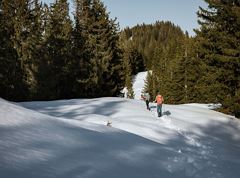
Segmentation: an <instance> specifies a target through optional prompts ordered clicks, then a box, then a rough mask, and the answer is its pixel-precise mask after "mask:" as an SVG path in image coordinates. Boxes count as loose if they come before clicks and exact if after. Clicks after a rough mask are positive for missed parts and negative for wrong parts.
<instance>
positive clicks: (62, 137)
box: [0, 73, 240, 178]
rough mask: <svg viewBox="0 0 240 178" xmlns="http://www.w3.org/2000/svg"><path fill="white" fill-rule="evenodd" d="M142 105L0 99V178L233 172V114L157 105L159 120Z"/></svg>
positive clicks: (237, 137)
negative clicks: (161, 111)
mask: <svg viewBox="0 0 240 178" xmlns="http://www.w3.org/2000/svg"><path fill="white" fill-rule="evenodd" d="M144 76H146V75H144V73H142V78H141V77H139V79H138V80H140V79H141V80H144V78H143V77H144ZM135 82H137V81H135ZM140 85H141V86H142V84H139V86H140ZM135 86H136V85H135ZM141 90H142V89H140V90H139V91H141ZM150 107H151V111H148V110H146V107H145V103H144V102H143V101H141V100H138V99H136V100H128V99H123V98H96V99H74V100H61V101H49V102H26V103H10V102H7V101H5V100H2V99H0V178H9V177H13V178H78V177H79V178H123V177H125V178H155V177H156V178H160V177H163V178H168V177H172V178H178V177H180V178H185V177H195V178H202V177H204V178H225V177H226V178H238V177H239V175H240V122H239V121H238V120H237V119H235V118H233V117H231V116H228V115H224V114H221V113H218V112H215V111H213V110H210V109H209V108H212V107H213V105H212V104H211V105H204V104H185V105H166V104H165V105H163V112H164V116H163V117H161V118H158V117H156V106H155V104H154V103H150ZM214 107H215V106H214ZM108 121H109V122H111V125H112V126H111V127H108V126H106V124H107V122H108Z"/></svg>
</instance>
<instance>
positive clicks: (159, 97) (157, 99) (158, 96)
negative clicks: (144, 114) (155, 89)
mask: <svg viewBox="0 0 240 178" xmlns="http://www.w3.org/2000/svg"><path fill="white" fill-rule="evenodd" d="M155 101H156V102H157V104H162V103H163V101H164V99H163V97H162V95H157V96H156V100H155Z"/></svg>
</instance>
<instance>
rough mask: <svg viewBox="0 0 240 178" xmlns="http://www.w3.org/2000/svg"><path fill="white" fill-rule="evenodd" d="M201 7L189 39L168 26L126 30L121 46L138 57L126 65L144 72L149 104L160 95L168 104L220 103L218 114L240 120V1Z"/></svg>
mask: <svg viewBox="0 0 240 178" xmlns="http://www.w3.org/2000/svg"><path fill="white" fill-rule="evenodd" d="M205 2H206V3H208V9H203V8H200V9H199V12H198V16H199V24H200V28H199V29H198V30H196V36H195V37H189V35H188V34H187V33H183V32H182V31H181V29H180V28H179V27H177V26H175V25H174V24H172V23H170V22H156V23H155V24H152V25H145V24H143V25H138V26H136V27H133V28H131V29H130V28H126V29H125V30H124V31H123V32H122V33H121V39H122V41H123V43H122V44H124V46H125V49H127V50H128V51H129V50H131V51H133V52H134V51H136V52H134V53H137V54H138V55H137V56H141V57H140V58H138V60H136V61H135V63H133V62H131V60H129V63H130V64H133V65H132V71H135V70H136V68H137V70H138V69H139V68H142V66H144V67H145V68H146V69H147V70H149V73H148V76H147V81H146V87H145V90H146V91H148V92H149V93H150V95H151V98H152V99H153V98H154V96H155V95H156V92H157V91H160V93H161V94H162V95H163V96H164V98H165V102H166V103H171V104H176V103H190V102H198V103H199V102H201V103H210V102H213V103H221V104H222V105H223V107H222V109H221V111H223V112H225V113H230V114H233V115H235V116H237V117H240V40H239V39H240V13H239V12H240V2H239V1H238V0H229V1H225V0H217V1H211V0H205ZM125 53H126V50H125ZM140 59H142V60H140ZM132 73H134V72H132ZM130 87H131V86H129V88H130Z"/></svg>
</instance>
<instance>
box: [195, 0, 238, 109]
mask: <svg viewBox="0 0 240 178" xmlns="http://www.w3.org/2000/svg"><path fill="white" fill-rule="evenodd" d="M205 1H206V3H208V5H209V8H208V9H207V10H206V9H202V8H200V11H199V13H198V16H199V17H200V18H201V20H200V21H199V23H200V25H201V28H200V30H197V31H196V32H197V40H198V44H199V47H200V48H199V51H198V53H199V58H200V59H201V60H202V61H203V62H204V64H205V66H206V73H205V75H204V76H203V77H202V79H201V83H202V86H203V87H204V88H205V90H206V93H208V96H207V98H206V101H207V102H220V103H222V104H223V108H224V111H226V112H228V113H232V114H236V113H239V110H238V107H239V101H238V99H236V98H238V95H239V94H238V89H239V87H240V45H239V39H240V2H239V1H238V0H229V1H225V0H216V1H213V0H205Z"/></svg>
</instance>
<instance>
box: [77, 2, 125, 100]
mask: <svg viewBox="0 0 240 178" xmlns="http://www.w3.org/2000/svg"><path fill="white" fill-rule="evenodd" d="M81 3H82V12H81V14H80V15H79V18H80V19H81V21H80V24H81V25H82V28H83V36H84V37H85V39H86V44H85V47H86V48H85V49H84V50H86V51H88V56H87V57H88V58H89V59H88V60H89V61H90V64H91V69H90V76H91V88H90V91H91V93H92V96H114V95H116V94H118V92H119V91H120V89H121V88H123V76H122V71H123V66H122V58H121V50H120V49H119V44H118V39H119V36H118V24H116V23H115V20H112V19H109V15H108V13H107V12H106V8H105V6H104V4H103V3H102V2H101V1H99V0H82V1H81Z"/></svg>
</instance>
